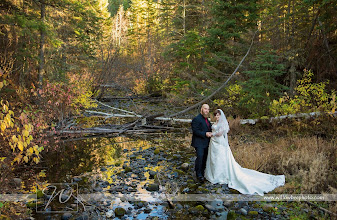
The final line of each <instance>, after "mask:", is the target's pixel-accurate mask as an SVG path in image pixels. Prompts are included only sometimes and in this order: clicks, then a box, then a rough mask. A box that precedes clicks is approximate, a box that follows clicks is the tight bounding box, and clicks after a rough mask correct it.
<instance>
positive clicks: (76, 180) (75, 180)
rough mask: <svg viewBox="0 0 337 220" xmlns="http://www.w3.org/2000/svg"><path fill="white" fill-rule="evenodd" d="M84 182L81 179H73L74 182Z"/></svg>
mask: <svg viewBox="0 0 337 220" xmlns="http://www.w3.org/2000/svg"><path fill="white" fill-rule="evenodd" d="M81 180H82V178H80V177H74V178H73V181H74V182H80V181H81Z"/></svg>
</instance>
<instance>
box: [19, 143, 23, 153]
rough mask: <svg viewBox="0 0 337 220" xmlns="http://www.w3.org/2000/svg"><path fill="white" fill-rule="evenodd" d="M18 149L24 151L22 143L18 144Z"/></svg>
mask: <svg viewBox="0 0 337 220" xmlns="http://www.w3.org/2000/svg"><path fill="white" fill-rule="evenodd" d="M18 148H19V150H21V151H23V143H22V141H19V142H18Z"/></svg>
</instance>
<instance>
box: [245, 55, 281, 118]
mask: <svg viewBox="0 0 337 220" xmlns="http://www.w3.org/2000/svg"><path fill="white" fill-rule="evenodd" d="M250 67H251V69H252V70H250V71H245V72H244V73H245V74H246V76H247V78H248V79H247V80H246V81H244V82H243V83H242V92H243V94H242V98H241V100H240V102H239V105H240V106H241V108H242V109H245V111H246V112H248V113H249V114H250V115H251V116H255V117H256V116H257V117H259V116H263V115H265V114H268V108H269V105H270V103H271V102H272V100H274V99H277V98H278V97H280V96H281V95H282V92H284V91H286V89H287V87H286V86H284V85H282V84H281V83H279V80H278V79H279V78H281V77H282V76H283V75H284V74H285V71H284V65H282V64H281V63H280V60H279V56H278V55H277V54H276V53H275V51H273V50H268V49H265V50H261V52H260V53H259V54H258V55H257V56H256V58H255V59H254V61H253V62H252V63H251V64H250Z"/></svg>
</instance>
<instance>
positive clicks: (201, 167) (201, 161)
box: [195, 147, 208, 177]
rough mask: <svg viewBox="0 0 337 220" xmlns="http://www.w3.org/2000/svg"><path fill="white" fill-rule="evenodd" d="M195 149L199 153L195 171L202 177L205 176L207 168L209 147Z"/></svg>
mask: <svg viewBox="0 0 337 220" xmlns="http://www.w3.org/2000/svg"><path fill="white" fill-rule="evenodd" d="M195 151H196V153H197V159H195V172H196V175H197V177H201V176H204V171H205V168H206V160H207V154H208V147H206V148H201V147H196V148H195Z"/></svg>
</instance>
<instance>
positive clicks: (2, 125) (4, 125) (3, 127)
mask: <svg viewBox="0 0 337 220" xmlns="http://www.w3.org/2000/svg"><path fill="white" fill-rule="evenodd" d="M5 130H6V124H5V123H1V131H5Z"/></svg>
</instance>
